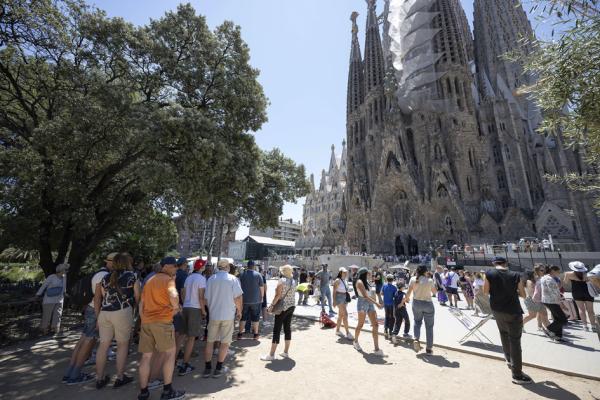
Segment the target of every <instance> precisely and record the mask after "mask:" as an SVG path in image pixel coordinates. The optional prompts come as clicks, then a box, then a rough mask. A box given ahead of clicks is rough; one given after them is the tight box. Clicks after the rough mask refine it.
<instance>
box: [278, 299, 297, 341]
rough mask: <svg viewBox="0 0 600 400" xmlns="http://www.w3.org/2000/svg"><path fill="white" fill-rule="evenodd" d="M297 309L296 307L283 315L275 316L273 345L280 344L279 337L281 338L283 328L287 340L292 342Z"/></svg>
mask: <svg viewBox="0 0 600 400" xmlns="http://www.w3.org/2000/svg"><path fill="white" fill-rule="evenodd" d="M295 308H296V307H290V308H288V309H287V310H285V311H283V312H282V313H281V314H279V315H276V316H275V324H274V326H273V343H277V344H279V336H281V328H282V327H283V333H284V336H285V340H292V315H294V309H295Z"/></svg>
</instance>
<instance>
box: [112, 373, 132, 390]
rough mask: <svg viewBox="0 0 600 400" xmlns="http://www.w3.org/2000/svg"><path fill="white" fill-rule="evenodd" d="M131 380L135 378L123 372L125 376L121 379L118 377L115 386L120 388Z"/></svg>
mask: <svg viewBox="0 0 600 400" xmlns="http://www.w3.org/2000/svg"><path fill="white" fill-rule="evenodd" d="M131 382H133V378H132V377H131V376H127V375H125V374H123V377H122V378H121V379H119V378H117V380H116V381H115V384H114V385H113V388H114V389H118V388H120V387H121V386H125V385H127V384H128V383H131Z"/></svg>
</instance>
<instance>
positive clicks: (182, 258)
mask: <svg viewBox="0 0 600 400" xmlns="http://www.w3.org/2000/svg"><path fill="white" fill-rule="evenodd" d="M186 263H187V258H185V257H179V258H178V259H177V265H181V264H186Z"/></svg>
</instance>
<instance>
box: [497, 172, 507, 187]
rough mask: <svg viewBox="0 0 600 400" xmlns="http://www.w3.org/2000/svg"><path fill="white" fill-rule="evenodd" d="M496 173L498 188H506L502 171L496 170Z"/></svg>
mask: <svg viewBox="0 0 600 400" xmlns="http://www.w3.org/2000/svg"><path fill="white" fill-rule="evenodd" d="M496 175H497V178H498V188H499V189H506V177H505V176H504V172H502V171H498V172H497V174H496Z"/></svg>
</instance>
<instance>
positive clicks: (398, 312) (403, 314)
mask: <svg viewBox="0 0 600 400" xmlns="http://www.w3.org/2000/svg"><path fill="white" fill-rule="evenodd" d="M394 319H395V320H396V322H395V323H394V331H393V334H394V335H397V334H398V333H400V328H401V327H402V321H404V334H405V335H406V334H408V332H409V331H410V319H409V318H408V311H406V306H404V307H401V308H398V307H397V306H395V307H394Z"/></svg>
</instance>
